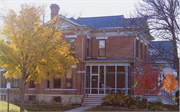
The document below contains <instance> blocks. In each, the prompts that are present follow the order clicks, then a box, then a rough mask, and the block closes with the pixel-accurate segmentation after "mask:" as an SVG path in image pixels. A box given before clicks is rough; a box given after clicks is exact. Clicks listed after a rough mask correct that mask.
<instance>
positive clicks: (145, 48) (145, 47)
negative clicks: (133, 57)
mask: <svg viewBox="0 0 180 112" xmlns="http://www.w3.org/2000/svg"><path fill="white" fill-rule="evenodd" d="M146 51H147V45H145V46H144V58H145V59H146V56H147V54H146V53H147V52H146Z"/></svg>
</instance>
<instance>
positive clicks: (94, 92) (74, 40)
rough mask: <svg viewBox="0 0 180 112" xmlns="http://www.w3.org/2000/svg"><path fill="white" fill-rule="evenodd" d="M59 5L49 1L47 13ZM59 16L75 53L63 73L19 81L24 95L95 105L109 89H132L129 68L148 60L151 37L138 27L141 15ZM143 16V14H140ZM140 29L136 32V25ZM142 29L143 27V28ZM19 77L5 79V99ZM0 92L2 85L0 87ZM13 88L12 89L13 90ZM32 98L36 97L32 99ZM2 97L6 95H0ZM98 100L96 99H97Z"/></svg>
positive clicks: (15, 88)
mask: <svg viewBox="0 0 180 112" xmlns="http://www.w3.org/2000/svg"><path fill="white" fill-rule="evenodd" d="M59 9H60V8H59V6H58V5H56V4H52V5H51V18H53V17H54V16H55V15H57V14H58V11H59ZM59 17H60V25H61V27H62V28H63V30H62V38H63V39H64V40H66V41H67V42H68V43H70V44H71V47H72V50H74V51H75V53H74V57H75V58H78V59H81V60H80V63H78V65H77V67H73V66H72V67H73V71H67V73H66V74H64V77H62V78H59V77H57V76H52V77H51V80H50V81H48V80H47V79H43V78H42V81H41V82H42V83H41V84H34V82H33V81H30V82H28V83H27V84H26V86H25V101H27V102H29V101H31V102H33V101H36V100H37V101H38V103H42V102H46V103H52V102H56V103H58V102H59V103H60V102H67V101H68V102H72V103H77V104H81V103H83V104H85V105H88V104H89V105H94V102H95V105H97V104H98V103H100V102H101V101H100V99H102V98H103V97H104V96H105V95H107V94H109V93H124V94H125V95H128V94H129V95H135V93H134V92H133V91H132V85H134V82H133V79H132V77H131V73H133V72H135V69H136V68H138V67H139V66H141V65H142V64H143V63H144V62H146V61H147V60H148V46H149V43H150V42H151V41H152V40H153V39H154V38H153V37H151V36H148V35H147V33H148V32H147V31H144V30H143V29H141V28H142V27H147V24H146V23H144V24H140V23H139V22H138V20H142V19H141V18H134V19H126V18H124V16H123V15H117V16H104V17H88V18H78V19H74V18H66V17H64V16H62V15H59ZM143 20H144V19H143ZM140 29H141V30H142V31H141V34H138V32H139V30H140ZM144 29H145V28H144ZM20 81H21V80H20V79H17V78H13V79H12V80H9V82H10V83H11V88H10V94H12V95H10V101H14V100H16V101H18V100H20V99H19V96H18V92H19V87H20ZM0 90H1V93H0V94H1V96H2V97H4V95H7V88H1V89H0ZM15 94H16V95H15ZM35 99H36V100H35ZM3 100H6V99H3ZM97 100H98V101H97Z"/></svg>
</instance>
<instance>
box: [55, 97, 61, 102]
mask: <svg viewBox="0 0 180 112" xmlns="http://www.w3.org/2000/svg"><path fill="white" fill-rule="evenodd" d="M53 99H54V101H55V102H61V101H62V99H61V97H60V96H55V97H53Z"/></svg>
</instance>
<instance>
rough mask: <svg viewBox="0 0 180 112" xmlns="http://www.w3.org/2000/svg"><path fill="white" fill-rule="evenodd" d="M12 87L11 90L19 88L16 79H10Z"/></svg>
mask: <svg viewBox="0 0 180 112" xmlns="http://www.w3.org/2000/svg"><path fill="white" fill-rule="evenodd" d="M12 87H13V88H18V87H19V80H18V78H17V77H15V78H12Z"/></svg>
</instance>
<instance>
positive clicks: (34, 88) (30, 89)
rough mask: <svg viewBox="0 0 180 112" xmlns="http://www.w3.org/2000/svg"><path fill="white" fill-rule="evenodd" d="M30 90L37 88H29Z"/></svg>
mask: <svg viewBox="0 0 180 112" xmlns="http://www.w3.org/2000/svg"><path fill="white" fill-rule="evenodd" d="M28 90H36V88H28Z"/></svg>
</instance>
